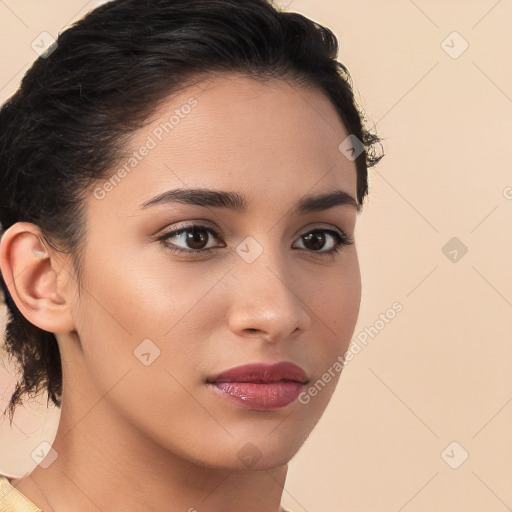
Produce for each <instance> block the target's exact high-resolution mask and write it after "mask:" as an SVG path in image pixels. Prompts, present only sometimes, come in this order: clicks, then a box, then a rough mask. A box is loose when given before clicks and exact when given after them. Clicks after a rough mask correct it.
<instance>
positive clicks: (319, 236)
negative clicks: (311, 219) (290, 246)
mask: <svg viewBox="0 0 512 512" xmlns="http://www.w3.org/2000/svg"><path fill="white" fill-rule="evenodd" d="M300 240H303V245H304V246H305V248H306V249H308V250H310V251H312V252H317V253H319V254H333V253H335V252H338V251H340V250H341V247H342V246H344V245H351V244H353V243H354V241H353V239H352V237H351V236H350V235H347V234H346V233H344V232H343V231H341V232H338V231H334V230H332V229H315V230H313V231H310V232H308V233H306V234H305V235H302V236H301V237H300ZM326 244H327V245H329V246H331V247H330V248H328V249H327V250H322V249H324V247H325V245H326Z"/></svg>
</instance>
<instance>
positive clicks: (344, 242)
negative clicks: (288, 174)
mask: <svg viewBox="0 0 512 512" xmlns="http://www.w3.org/2000/svg"><path fill="white" fill-rule="evenodd" d="M196 228H200V229H204V230H205V231H207V232H208V233H210V234H211V235H213V236H214V237H215V238H219V233H218V232H217V231H216V230H215V229H213V228H211V227H209V226H204V225H201V224H193V225H190V226H185V227H181V228H177V229H174V230H172V231H168V232H167V233H164V234H163V235H161V236H159V237H158V238H157V240H158V241H160V242H162V243H163V244H164V245H166V246H167V249H169V250H170V251H173V252H176V253H180V254H189V255H190V254H204V253H207V252H210V251H211V250H213V249H214V248H213V247H209V248H208V249H200V250H198V249H181V248H179V247H174V246H172V245H170V244H169V243H167V242H166V240H168V239H169V238H172V237H174V236H177V235H181V234H182V233H186V232H188V231H193V230H194V229H196ZM340 231H341V230H340ZM319 232H320V233H329V234H330V235H331V236H333V238H334V239H335V240H336V246H335V247H334V248H333V249H329V250H328V251H310V252H312V253H314V254H320V255H322V256H331V257H332V258H334V257H335V255H336V253H338V252H340V251H341V248H342V247H343V246H348V245H353V244H354V239H353V237H352V236H350V235H348V234H347V233H345V232H344V231H341V232H340V233H339V232H338V231H335V230H332V229H327V228H313V229H312V230H310V231H307V232H306V233H304V234H303V235H301V237H303V236H305V235H309V234H312V233H319ZM299 238H300V237H299ZM302 250H306V251H307V250H308V249H302Z"/></svg>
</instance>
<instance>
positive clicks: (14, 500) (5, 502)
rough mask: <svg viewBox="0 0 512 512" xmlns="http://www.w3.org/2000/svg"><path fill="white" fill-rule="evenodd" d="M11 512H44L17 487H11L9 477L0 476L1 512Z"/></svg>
mask: <svg viewBox="0 0 512 512" xmlns="http://www.w3.org/2000/svg"><path fill="white" fill-rule="evenodd" d="M1 510H5V511H9V512H43V511H42V510H41V509H40V508H38V507H36V505H35V504H34V503H32V502H31V501H30V500H29V499H28V498H27V497H26V496H24V495H23V494H21V492H20V491H18V489H16V487H14V486H13V485H11V482H9V477H8V476H7V475H2V474H0V511H1Z"/></svg>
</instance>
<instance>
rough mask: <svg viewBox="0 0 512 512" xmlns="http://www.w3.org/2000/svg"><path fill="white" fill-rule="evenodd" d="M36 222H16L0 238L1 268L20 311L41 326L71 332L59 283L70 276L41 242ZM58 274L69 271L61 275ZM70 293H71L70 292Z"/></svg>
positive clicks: (66, 304)
mask: <svg viewBox="0 0 512 512" xmlns="http://www.w3.org/2000/svg"><path fill="white" fill-rule="evenodd" d="M42 239H43V236H42V234H41V231H40V230H39V228H38V227H37V226H36V225H35V224H31V223H28V222H17V223H16V224H14V225H12V226H11V227H10V228H9V229H7V230H6V231H5V233H4V234H3V235H2V238H1V239H0V270H1V272H2V276H3V278H4V281H5V284H6V286H7V289H8V290H9V293H10V295H11V297H12V300H13V301H14V303H15V304H16V306H17V307H18V309H19V310H20V312H21V314H22V315H23V316H24V317H25V318H26V319H27V320H28V321H29V322H30V323H32V324H34V325H35V326H36V327H39V328H40V329H43V330H45V331H49V332H53V333H68V332H71V331H73V330H74V329H75V325H74V320H73V316H72V311H71V308H70V303H69V302H68V300H66V297H65V295H64V293H63V292H65V291H66V290H61V289H59V284H60V286H61V287H63V284H61V283H63V282H66V281H68V277H71V276H70V274H68V273H67V271H66V269H65V268H63V264H62V258H60V259H59V260H58V259H57V253H56V251H52V254H53V255H51V254H50V253H49V252H48V251H49V248H47V247H46V246H45V244H44V243H43V242H42ZM59 274H67V275H60V279H59ZM68 293H69V292H68Z"/></svg>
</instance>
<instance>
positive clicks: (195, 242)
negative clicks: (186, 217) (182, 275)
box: [158, 225, 219, 254]
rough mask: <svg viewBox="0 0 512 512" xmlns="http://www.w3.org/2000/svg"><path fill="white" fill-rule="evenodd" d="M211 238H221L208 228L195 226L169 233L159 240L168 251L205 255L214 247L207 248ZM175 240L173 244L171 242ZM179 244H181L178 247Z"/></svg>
mask: <svg viewBox="0 0 512 512" xmlns="http://www.w3.org/2000/svg"><path fill="white" fill-rule="evenodd" d="M211 238H219V234H218V233H217V232H216V231H215V230H214V229H212V228H210V227H208V226H201V225H193V226H186V227H182V228H178V229H174V230H172V231H168V232H167V233H165V234H163V235H162V236H161V237H159V238H158V240H160V241H161V242H162V243H164V244H165V245H166V246H167V248H168V249H170V250H171V251H175V252H182V253H189V254H190V253H192V254H194V253H196V254H197V253H201V252H203V253H205V252H208V251H209V250H210V249H211V248H212V247H207V245H208V242H209V240H210V239H211ZM171 239H174V242H173V243H170V242H169V240H171ZM177 242H179V243H180V244H181V246H180V245H178V244H177Z"/></svg>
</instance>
